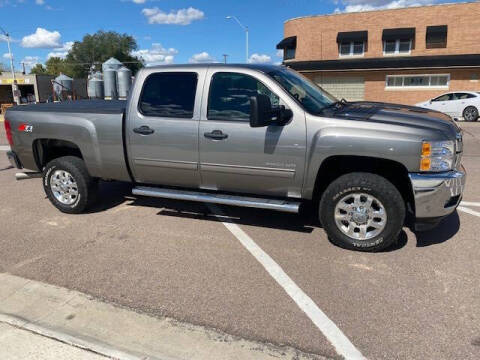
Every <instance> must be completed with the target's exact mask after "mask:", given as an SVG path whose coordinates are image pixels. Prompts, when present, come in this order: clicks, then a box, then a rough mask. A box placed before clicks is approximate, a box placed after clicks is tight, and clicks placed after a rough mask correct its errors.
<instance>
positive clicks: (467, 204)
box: [460, 201, 480, 206]
mask: <svg viewBox="0 0 480 360" xmlns="http://www.w3.org/2000/svg"><path fill="white" fill-rule="evenodd" d="M460 205H462V206H480V202H468V201H462V202H461V203H460Z"/></svg>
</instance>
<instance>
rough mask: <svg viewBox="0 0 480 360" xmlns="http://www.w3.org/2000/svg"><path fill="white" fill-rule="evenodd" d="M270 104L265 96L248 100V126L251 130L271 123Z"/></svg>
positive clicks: (257, 96) (268, 98)
mask: <svg viewBox="0 0 480 360" xmlns="http://www.w3.org/2000/svg"><path fill="white" fill-rule="evenodd" d="M272 110H273V109H272V102H271V101H270V97H268V96H267V95H261V94H259V95H256V96H252V97H251V98H250V126H251V127H253V128H257V127H263V126H268V125H269V123H270V122H271V121H272Z"/></svg>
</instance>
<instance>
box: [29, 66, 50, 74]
mask: <svg viewBox="0 0 480 360" xmlns="http://www.w3.org/2000/svg"><path fill="white" fill-rule="evenodd" d="M30 74H35V75H45V74H47V69H46V68H45V66H43V65H42V64H35V66H34V67H32V69H31V70H30Z"/></svg>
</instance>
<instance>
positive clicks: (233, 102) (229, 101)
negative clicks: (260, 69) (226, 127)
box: [207, 73, 280, 121]
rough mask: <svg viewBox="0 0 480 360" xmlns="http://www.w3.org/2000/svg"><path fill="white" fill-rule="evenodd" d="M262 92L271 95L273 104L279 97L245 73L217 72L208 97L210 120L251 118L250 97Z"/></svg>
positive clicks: (277, 102) (276, 102)
mask: <svg viewBox="0 0 480 360" xmlns="http://www.w3.org/2000/svg"><path fill="white" fill-rule="evenodd" d="M258 94H262V95H267V96H269V97H270V101H271V102H272V105H274V106H275V105H279V102H280V100H279V98H278V96H276V95H275V94H274V93H272V92H271V91H270V90H269V89H268V88H267V87H266V86H265V85H264V84H263V83H261V82H260V81H258V80H257V79H255V78H253V77H251V76H249V75H244V74H237V73H216V74H215V75H214V76H213V77H212V82H211V84H210V94H209V98H208V115H207V117H208V119H209V120H243V121H249V120H250V97H252V96H255V95H258Z"/></svg>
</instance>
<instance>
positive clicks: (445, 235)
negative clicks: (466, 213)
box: [415, 211, 460, 247]
mask: <svg viewBox="0 0 480 360" xmlns="http://www.w3.org/2000/svg"><path fill="white" fill-rule="evenodd" d="M459 229H460V217H459V216H458V213H457V211H455V212H454V213H453V214H451V215H450V216H449V217H447V218H445V219H443V221H442V222H441V223H440V224H439V225H438V226H437V227H436V228H435V229H432V230H429V231H424V232H416V233H415V235H416V237H417V247H425V246H431V245H436V244H441V243H443V242H445V241H448V240H450V239H451V238H453V237H454V236H455V235H456V234H457V233H458V230H459Z"/></svg>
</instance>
